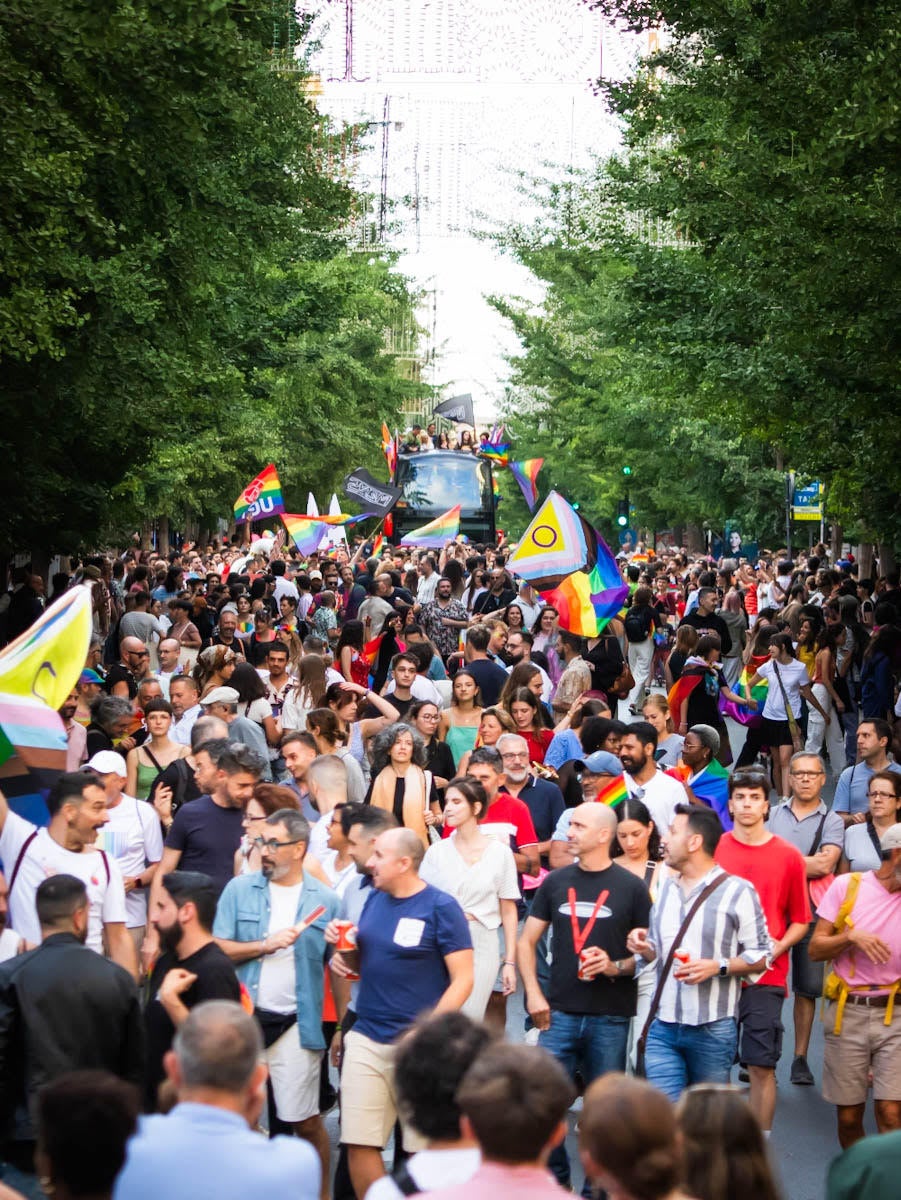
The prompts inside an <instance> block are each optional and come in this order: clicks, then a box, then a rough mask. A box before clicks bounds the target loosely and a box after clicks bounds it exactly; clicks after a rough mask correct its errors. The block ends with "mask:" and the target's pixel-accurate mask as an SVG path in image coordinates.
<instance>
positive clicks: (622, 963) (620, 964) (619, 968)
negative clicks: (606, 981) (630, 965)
mask: <svg viewBox="0 0 901 1200" xmlns="http://www.w3.org/2000/svg"><path fill="white" fill-rule="evenodd" d="M628 961H629V960H628V959H627V958H615V959H614V960H613V965H614V966H615V967H616V974H617V975H622V973H623V971H625V969H626V963H627V962H628ZM614 978H616V976H614Z"/></svg>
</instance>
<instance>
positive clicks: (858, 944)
mask: <svg viewBox="0 0 901 1200" xmlns="http://www.w3.org/2000/svg"><path fill="white" fill-rule="evenodd" d="M880 845H881V851H882V865H881V866H880V867H879V869H878V870H877V871H864V872H853V873H852V874H849V875H839V876H837V878H836V879H834V880H833V882H832V883H831V884H830V886H829V890H828V891H827V892H826V894H825V896H823V898H822V899H821V900H820V902H819V904H818V905H817V924H816V929H815V930H814V934H813V937H812V938H811V940H810V957H811V958H812V959H813V960H814V961H815V962H831V963H832V973H831V974H830V975H829V978H828V979H827V980H826V988H825V992H824V995H825V996H826V998H827V999H826V1003H825V1008H824V1014H823V1015H824V1020H825V1026H826V1048H825V1052H824V1055H823V1099H824V1100H827V1101H829V1103H831V1104H834V1105H835V1106H836V1116H837V1119H838V1140H839V1142H840V1143H841V1146H842V1148H843V1149H845V1148H847V1147H848V1146H850V1145H852V1144H853V1143H854V1142H856V1141H858V1140H859V1139H860V1138H862V1137H863V1136H864V1127H863V1119H864V1110H865V1108H866V1100H867V1091H868V1089H869V1085H870V1077H872V1087H873V1100H874V1105H875V1110H876V1127H877V1129H878V1130H879V1132H880V1133H888V1132H889V1131H890V1130H896V1129H901V1005H898V1004H896V1003H895V1000H896V997H897V992H898V987H899V981H901V825H892V826H890V828H889V829H887V830H886V832H885V833H884V834H883V835H882V838H881V839H880Z"/></svg>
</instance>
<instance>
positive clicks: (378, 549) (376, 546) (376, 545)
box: [372, 533, 385, 558]
mask: <svg viewBox="0 0 901 1200" xmlns="http://www.w3.org/2000/svg"><path fill="white" fill-rule="evenodd" d="M384 544H385V539H384V537H383V536H382V535H381V534H380V533H377V534H376V536H375V541H374V542H373V543H372V556H373V558H375V557H377V556H378V555H379V554H381V553H382V546H384Z"/></svg>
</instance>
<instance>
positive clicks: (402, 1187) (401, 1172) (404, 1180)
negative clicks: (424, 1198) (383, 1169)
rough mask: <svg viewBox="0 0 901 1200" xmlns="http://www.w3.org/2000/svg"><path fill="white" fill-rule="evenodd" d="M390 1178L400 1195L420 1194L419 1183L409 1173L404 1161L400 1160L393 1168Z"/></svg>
mask: <svg viewBox="0 0 901 1200" xmlns="http://www.w3.org/2000/svg"><path fill="white" fill-rule="evenodd" d="M391 1180H392V1182H393V1183H394V1185H395V1187H396V1188H397V1190H398V1191H399V1192H400V1194H401V1195H402V1196H418V1195H419V1194H420V1191H421V1189H420V1187H419V1184H418V1183H417V1182H416V1180H415V1179H414V1178H413V1176H412V1175H411V1174H410V1170H409V1168H408V1166H407V1164H406V1163H405V1162H402V1163H401V1164H400V1165H399V1166H398V1167H397V1168H396V1169H395V1170H394V1173H393V1174H392V1176H391Z"/></svg>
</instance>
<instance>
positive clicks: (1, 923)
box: [0, 871, 25, 962]
mask: <svg viewBox="0 0 901 1200" xmlns="http://www.w3.org/2000/svg"><path fill="white" fill-rule="evenodd" d="M8 900H9V888H8V887H7V886H6V877H5V876H4V874H3V872H2V871H0V962H6V960H7V959H8V958H15V956H16V955H17V954H21V953H22V951H23V950H24V949H25V939H24V938H20V937H19V935H18V934H17V933H16V932H15V931H14V930H12V929H10V928H9V926H8V924H7V922H8V921H9V903H8Z"/></svg>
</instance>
